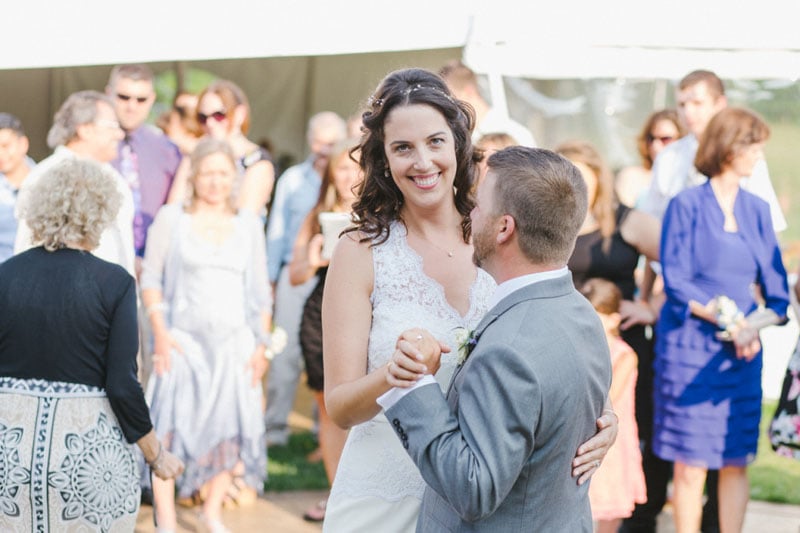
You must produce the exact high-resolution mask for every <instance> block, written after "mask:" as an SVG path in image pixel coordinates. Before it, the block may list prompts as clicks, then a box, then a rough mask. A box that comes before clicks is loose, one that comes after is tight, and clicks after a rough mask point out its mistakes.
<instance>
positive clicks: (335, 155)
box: [289, 139, 360, 522]
mask: <svg viewBox="0 0 800 533" xmlns="http://www.w3.org/2000/svg"><path fill="white" fill-rule="evenodd" d="M357 144H358V142H357V141H356V140H354V139H349V140H345V141H342V142H340V143H338V144H337V145H336V146H334V147H333V150H331V154H330V157H329V159H328V165H327V166H326V167H325V172H324V173H323V174H322V186H321V187H320V194H319V199H318V200H317V204H316V205H315V206H314V207H313V208H312V209H311V211H310V212H309V213H308V216H306V219H305V221H303V225H302V226H300V231H299V232H298V234H297V239H296V240H295V245H294V251H293V252H292V262H291V263H289V280H290V281H291V282H292V284H293V285H301V284H303V283H307V282H308V281H309V280H311V279H314V280H316V285H315V286H314V288H313V289H312V290H311V294H309V296H308V299H307V300H306V303H305V305H304V306H303V315H302V318H301V319H300V348H301V349H302V352H303V361H304V363H305V369H306V379H307V382H308V386H309V388H310V389H311V390H312V391H313V392H314V399H315V401H316V403H317V413H318V416H319V445H320V449H321V452H322V462H323V464H324V465H325V474H326V475H327V477H328V482H329V483H331V484H333V479H334V476H335V474H336V469H337V467H338V465H339V456H341V454H342V448H344V441H345V439H346V438H347V431H345V430H343V429H342V428H340V427H339V426H337V425H336V424H334V423H333V421H332V420H331V419H330V416H328V410H327V409H326V408H325V397H324V394H323V390H324V371H323V364H322V360H323V357H322V293H323V290H324V288H325V276H326V274H327V271H328V263H329V261H330V259H329V258H330V255H329V254H330V251H326V250H325V248H326V246H325V243H326V239H331V236H326V235H324V234H323V228H322V226H321V224H320V217H324V216H326V215H332V214H334V213H335V214H339V215H341V216H342V220H345V221H349V220H350V213H351V211H352V205H353V202H354V201H355V199H356V196H355V187H356V186H357V185H358V182H359V181H360V168H359V166H358V162H356V161H355V160H354V159H353V156H352V155H351V154H350V152H351V150H352V149H353V148H354V147H355V146H356V145H357ZM346 223H347V224H348V225H349V223H348V222H346ZM329 231H330V230H329ZM337 236H338V232H337ZM326 503H327V499H325V500H321V501H320V502H318V503H317V504H315V505H314V506H313V507H312V508H311V509H309V510H308V511H306V512H305V514H304V515H303V518H305V519H306V520H308V521H310V522H321V521H322V520H323V519H324V518H325V507H326Z"/></svg>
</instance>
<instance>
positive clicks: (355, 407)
mask: <svg viewBox="0 0 800 533" xmlns="http://www.w3.org/2000/svg"><path fill="white" fill-rule="evenodd" d="M362 118H363V125H364V128H365V130H364V136H363V138H362V140H361V143H360V144H359V153H360V156H359V163H360V166H361V170H362V172H363V174H364V181H363V183H362V185H361V186H360V187H359V191H358V200H357V201H356V203H355V204H353V211H354V213H355V215H356V217H357V223H356V228H354V229H353V230H352V231H349V232H348V233H346V234H345V235H344V236H343V237H342V238H341V239H340V240H339V243H338V244H337V246H336V249H335V250H334V254H333V258H332V260H331V264H330V266H329V267H328V274H327V278H326V283H325V291H324V296H323V302H322V332H323V358H324V366H325V404H326V406H327V408H328V413H329V415H330V416H331V418H332V420H333V421H334V422H335V423H336V424H338V425H339V426H340V427H342V428H349V429H350V432H349V435H348V437H347V443H346V444H345V448H344V451H343V453H342V456H341V459H340V462H339V468H338V470H337V472H336V477H335V479H334V482H333V487H332V489H331V494H330V498H329V500H328V506H327V510H326V516H325V522H324V524H323V528H324V530H326V531H337V532H338V531H377V530H391V531H413V530H414V529H415V527H416V522H417V517H418V515H419V507H420V501H421V497H422V493H423V491H424V488H425V484H424V482H423V480H422V477H421V475H420V473H419V471H418V470H417V468H416V467H415V465H414V463H413V462H412V461H411V459H410V458H409V456H408V454H407V453H406V452H405V450H404V449H403V446H402V445H401V443H400V441H399V440H398V439H397V437H396V436H395V435H394V430H393V429H392V426H391V424H390V423H389V421H388V420H387V419H386V417H385V416H384V415H383V413H382V412H381V408H380V407H379V406H378V404H377V403H376V399H377V398H378V396H380V395H381V394H383V393H385V392H386V391H388V390H389V389H390V388H391V385H390V384H389V382H388V381H387V379H388V368H387V364H388V363H389V360H390V358H391V356H392V354H393V352H394V349H395V343H396V341H397V336H398V335H399V334H400V333H401V332H402V331H404V330H406V329H408V328H411V327H414V326H416V325H418V324H421V323H422V324H426V326H427V327H428V328H429V329H430V331H431V332H432V333H433V334H434V335H435V336H436V338H438V339H440V340H442V341H443V342H447V343H448V344H451V345H454V336H455V330H456V328H464V329H466V330H470V329H473V328H474V327H475V326H476V325H477V324H478V322H479V321H480V319H481V318H482V316H483V314H484V313H485V311H486V310H487V305H488V302H489V298H490V296H491V294H492V293H493V292H494V290H495V283H494V282H493V281H492V279H491V278H490V277H489V275H488V274H487V273H486V272H484V271H483V270H481V269H479V268H477V267H476V266H475V265H474V264H473V262H472V255H473V246H472V244H471V234H470V230H469V228H470V224H469V214H470V212H471V211H472V209H473V207H474V201H473V198H472V195H471V192H470V190H471V187H472V184H473V182H474V180H475V175H476V168H475V163H476V159H477V156H476V154H475V153H474V151H473V147H472V143H471V139H470V136H471V130H472V127H473V124H474V116H473V114H472V111H471V108H470V107H469V106H468V105H466V104H465V103H464V102H461V101H459V100H456V99H455V98H453V96H452V95H451V94H450V91H449V90H448V88H447V85H445V83H444V82H443V80H442V79H441V78H439V77H438V76H437V75H435V74H433V73H432V72H429V71H426V70H421V69H405V70H399V71H395V72H392V73H390V74H389V75H387V76H386V77H385V78H384V80H383V81H382V82H381V83H380V85H379V86H378V88H377V89H376V91H375V92H374V94H373V96H372V97H370V99H369V101H368V107H367V109H366V111H365V112H364V113H363V115H362ZM455 366H456V355H455V354H454V353H453V354H449V355H448V354H445V355H444V356H443V357H442V364H441V369H440V370H439V372H438V373H437V376H436V377H437V379H438V382H439V386H440V387H442V388H444V387H446V386H447V384H448V382H449V380H450V376H451V375H452V373H453V371H454V369H455ZM611 423H614V424H615V423H616V419H615V418H614V417H613V416H610V415H606V416H605V417H604V418H603V419H602V421H601V426H603V427H605V425H607V424H611ZM615 431H616V429H615V427H613V428H608V429H606V430H604V431H602V432H601V436H600V437H599V438H598V437H595V439H592V441H590V442H589V443H588V444H589V446H586V445H584V446H583V447H581V449H580V451H581V452H582V453H583V452H586V453H583V455H581V456H580V457H579V458H578V460H577V466H576V467H575V470H574V472H575V473H576V474H577V475H579V476H580V475H583V474H587V473H591V472H593V471H594V468H595V466H596V465H597V464H599V459H601V458H602V456H603V454H604V453H605V451H606V450H607V446H608V445H609V444H610V442H612V441H613V434H615ZM587 449H591V451H588V452H587ZM564 467H565V468H566V465H564Z"/></svg>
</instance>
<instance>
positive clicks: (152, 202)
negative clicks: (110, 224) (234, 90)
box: [106, 65, 181, 274]
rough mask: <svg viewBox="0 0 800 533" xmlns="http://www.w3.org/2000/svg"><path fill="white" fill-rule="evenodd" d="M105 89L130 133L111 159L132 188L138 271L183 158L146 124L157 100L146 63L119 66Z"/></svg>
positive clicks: (167, 140)
mask: <svg viewBox="0 0 800 533" xmlns="http://www.w3.org/2000/svg"><path fill="white" fill-rule="evenodd" d="M106 93H107V94H108V95H109V97H111V99H112V100H113V102H114V110H115V111H116V113H117V117H118V120H119V123H120V126H122V129H123V131H124V132H125V138H124V139H123V140H122V141H121V142H120V143H119V153H118V154H117V158H116V159H115V160H114V161H112V162H111V164H112V165H113V166H114V168H116V169H117V170H118V171H119V173H120V174H122V177H123V178H125V180H126V181H127V182H128V185H129V186H130V188H131V192H132V193H133V202H134V209H135V214H134V219H133V241H134V246H135V248H136V272H137V274H138V273H139V271H140V264H141V259H142V257H143V256H144V247H145V241H146V239H147V228H149V227H150V224H151V223H152V222H153V218H154V217H155V216H156V212H157V211H158V210H159V208H160V207H161V206H162V205H164V203H165V202H166V201H167V194H168V193H169V189H170V186H171V185H172V180H173V178H174V177H175V172H176V171H177V169H178V165H179V164H180V162H181V154H180V151H179V150H178V148H177V147H176V146H175V145H174V144H173V143H172V141H170V140H169V139H168V138H167V136H166V135H164V134H163V133H161V131H160V130H158V129H157V128H155V127H154V126H150V125H148V124H145V120H147V117H148V115H149V114H150V109H151V108H152V107H153V103H154V102H155V100H156V93H155V90H154V89H153V72H152V71H151V70H150V68H149V67H147V66H145V65H118V66H116V67H114V68H113V69H112V70H111V76H110V77H109V80H108V86H106Z"/></svg>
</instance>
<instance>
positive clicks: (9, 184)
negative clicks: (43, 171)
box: [0, 113, 36, 263]
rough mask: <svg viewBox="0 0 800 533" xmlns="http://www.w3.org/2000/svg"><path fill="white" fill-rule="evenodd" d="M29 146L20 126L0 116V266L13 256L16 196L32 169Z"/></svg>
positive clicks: (16, 122) (8, 115)
mask: <svg viewBox="0 0 800 533" xmlns="http://www.w3.org/2000/svg"><path fill="white" fill-rule="evenodd" d="M29 145H30V143H29V141H28V137H27V136H26V135H25V130H24V129H23V127H22V122H21V121H20V120H19V119H18V118H17V117H15V116H14V115H12V114H11V113H0V263H2V262H3V261H5V260H6V259H8V258H9V257H11V256H12V255H14V240H15V239H16V236H17V219H16V217H15V216H14V210H15V209H16V205H17V194H18V193H19V189H20V187H22V182H24V181H25V178H27V177H28V174H30V171H31V169H32V168H33V167H34V166H36V163H34V161H33V159H31V158H30V157H28V147H29Z"/></svg>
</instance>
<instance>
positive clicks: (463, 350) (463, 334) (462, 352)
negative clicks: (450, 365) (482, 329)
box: [455, 328, 478, 366]
mask: <svg viewBox="0 0 800 533" xmlns="http://www.w3.org/2000/svg"><path fill="white" fill-rule="evenodd" d="M455 337H456V345H458V359H457V360H456V361H457V363H458V365H459V366H461V365H463V364H464V363H465V362H466V360H467V358H468V357H469V354H471V353H472V349H473V348H475V344H477V342H478V338H477V337H476V336H475V330H471V331H469V330H467V328H456V336H455Z"/></svg>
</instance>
